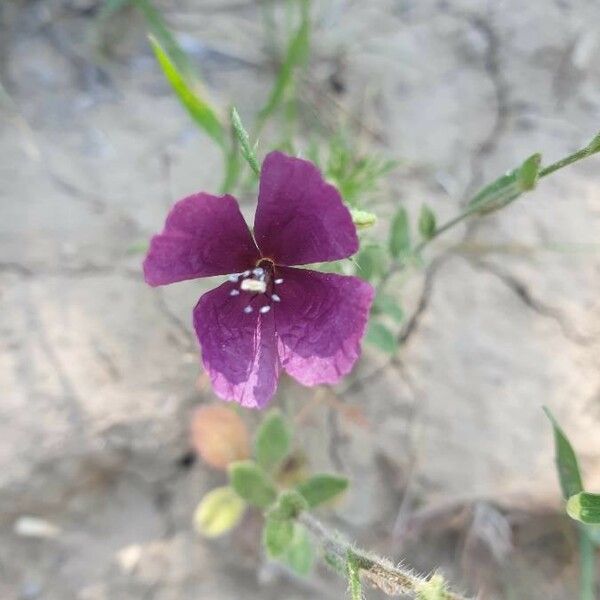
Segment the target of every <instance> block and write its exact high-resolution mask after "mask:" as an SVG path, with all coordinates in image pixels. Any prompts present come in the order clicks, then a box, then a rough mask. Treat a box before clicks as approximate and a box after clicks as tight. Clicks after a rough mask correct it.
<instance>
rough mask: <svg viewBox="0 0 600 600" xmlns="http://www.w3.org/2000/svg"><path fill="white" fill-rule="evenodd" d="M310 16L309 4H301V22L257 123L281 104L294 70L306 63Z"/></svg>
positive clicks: (267, 116)
mask: <svg viewBox="0 0 600 600" xmlns="http://www.w3.org/2000/svg"><path fill="white" fill-rule="evenodd" d="M309 36H310V15H309V2H308V1H307V0H304V1H303V3H302V21H301V23H300V27H299V28H298V30H297V31H296V34H295V35H294V37H293V38H292V39H291V40H290V43H289V45H288V47H287V50H286V53H285V57H284V59H283V63H282V65H281V67H280V69H279V73H278V74H277V79H276V80H275V84H274V86H273V89H272V90H271V93H270V95H269V99H268V100H267V103H266V104H265V106H264V108H263V109H262V110H261V111H260V113H259V115H258V120H259V123H265V122H266V121H267V119H268V118H269V117H270V116H271V115H272V114H273V113H274V112H275V110H277V108H278V107H279V106H280V104H281V103H282V101H283V99H284V97H285V94H286V92H287V90H288V88H289V87H290V86H291V85H292V84H293V75H294V70H295V69H296V67H298V66H299V65H301V64H303V63H304V62H305V61H306V58H307V56H308V51H309Z"/></svg>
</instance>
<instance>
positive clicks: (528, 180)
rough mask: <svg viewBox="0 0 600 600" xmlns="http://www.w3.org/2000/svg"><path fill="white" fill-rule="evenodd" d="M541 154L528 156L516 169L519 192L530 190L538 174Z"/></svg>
mask: <svg viewBox="0 0 600 600" xmlns="http://www.w3.org/2000/svg"><path fill="white" fill-rule="evenodd" d="M541 162H542V155H541V154H533V155H532V156H530V157H529V158H528V159H527V160H526V161H525V162H524V163H523V164H522V165H521V166H520V167H519V169H518V171H517V183H518V186H519V190H520V191H521V192H527V191H529V190H532V189H533V188H534V187H535V186H536V184H537V182H538V179H539V176H540V164H541Z"/></svg>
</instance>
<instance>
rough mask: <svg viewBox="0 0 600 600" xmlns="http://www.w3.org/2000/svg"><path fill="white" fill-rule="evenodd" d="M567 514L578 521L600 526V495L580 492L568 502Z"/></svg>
mask: <svg viewBox="0 0 600 600" xmlns="http://www.w3.org/2000/svg"><path fill="white" fill-rule="evenodd" d="M567 514H568V515H569V516H570V517H571V518H572V519H575V520H576V521H581V522H582V523H589V524H593V525H597V524H600V494H591V493H590V492H579V493H578V494H575V495H574V496H571V497H570V498H569V499H568V500H567Z"/></svg>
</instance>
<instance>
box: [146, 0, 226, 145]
mask: <svg viewBox="0 0 600 600" xmlns="http://www.w3.org/2000/svg"><path fill="white" fill-rule="evenodd" d="M136 1H138V0H136ZM150 44H151V45H152V49H153V50H154V54H155V55H156V59H157V60H158V63H159V65H160V67H161V69H162V71H163V73H164V75H165V77H166V78H167V81H168V82H169V83H170V84H171V87H172V88H173V91H174V92H175V94H176V95H177V97H178V98H179V101H180V102H181V104H183V106H184V107H185V109H186V110H187V111H188V113H189V114H190V116H191V117H192V119H193V120H194V121H195V123H196V124H197V125H198V126H199V127H200V128H201V129H203V130H204V131H205V132H206V133H207V134H208V135H209V136H210V137H211V138H212V139H213V140H214V141H215V142H216V143H217V144H218V145H219V146H220V147H221V148H225V147H226V146H225V129H224V127H223V124H222V123H221V121H220V120H219V118H218V116H217V113H216V112H215V110H214V109H213V108H212V107H211V106H210V105H209V104H208V102H207V101H206V100H205V99H204V98H202V97H201V96H200V95H199V94H198V92H197V91H194V90H192V88H191V87H190V86H189V85H188V83H187V81H186V79H185V77H184V76H183V75H182V73H181V72H180V71H179V70H178V68H177V66H176V65H175V63H174V62H173V61H172V60H171V58H170V57H169V55H168V54H167V53H166V52H165V51H164V49H163V48H162V46H161V45H160V43H159V42H158V40H157V39H156V38H154V37H152V36H150Z"/></svg>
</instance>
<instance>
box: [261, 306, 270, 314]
mask: <svg viewBox="0 0 600 600" xmlns="http://www.w3.org/2000/svg"><path fill="white" fill-rule="evenodd" d="M270 310H271V307H270V306H261V307H260V312H261V313H262V314H263V315H264V314H265V313H268V312H269V311H270Z"/></svg>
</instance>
